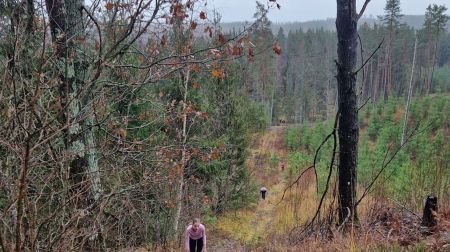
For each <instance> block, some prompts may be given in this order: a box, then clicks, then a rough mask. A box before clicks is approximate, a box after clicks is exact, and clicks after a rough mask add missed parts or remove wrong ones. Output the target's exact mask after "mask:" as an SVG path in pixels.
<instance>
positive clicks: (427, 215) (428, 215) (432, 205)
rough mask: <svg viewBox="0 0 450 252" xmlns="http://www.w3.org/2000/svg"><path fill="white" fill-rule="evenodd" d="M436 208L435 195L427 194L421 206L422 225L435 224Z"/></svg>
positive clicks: (429, 225) (431, 225)
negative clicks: (423, 204)
mask: <svg viewBox="0 0 450 252" xmlns="http://www.w3.org/2000/svg"><path fill="white" fill-rule="evenodd" d="M437 210H438V205H437V197H436V196H428V197H427V199H426V200H425V206H424V207H423V216H422V225H423V226H426V227H433V226H436V224H437V220H436V212H437Z"/></svg>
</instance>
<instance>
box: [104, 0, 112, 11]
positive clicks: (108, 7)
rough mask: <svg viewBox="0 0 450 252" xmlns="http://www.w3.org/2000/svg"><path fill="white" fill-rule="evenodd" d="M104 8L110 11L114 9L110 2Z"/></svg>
mask: <svg viewBox="0 0 450 252" xmlns="http://www.w3.org/2000/svg"><path fill="white" fill-rule="evenodd" d="M105 8H106V9H107V10H109V11H110V10H112V9H113V8H114V4H113V3H111V2H109V3H106V5H105Z"/></svg>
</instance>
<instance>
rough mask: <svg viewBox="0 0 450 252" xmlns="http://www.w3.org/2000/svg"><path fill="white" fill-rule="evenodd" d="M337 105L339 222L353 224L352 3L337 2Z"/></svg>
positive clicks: (354, 36) (355, 127)
mask: <svg viewBox="0 0 450 252" xmlns="http://www.w3.org/2000/svg"><path fill="white" fill-rule="evenodd" d="M336 29H337V36H338V49H337V53H338V61H337V68H338V72H337V82H338V96H339V97H338V99H339V100H338V106H339V112H340V113H339V174H338V179H339V223H341V224H342V223H344V222H346V221H347V220H348V221H350V222H353V221H357V211H356V204H355V200H356V168H357V158H358V138H359V125H358V108H357V96H356V73H354V72H353V71H354V68H355V66H356V48H357V45H358V42H357V20H356V1H355V0H337V18H336Z"/></svg>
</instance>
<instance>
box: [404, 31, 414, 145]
mask: <svg viewBox="0 0 450 252" xmlns="http://www.w3.org/2000/svg"><path fill="white" fill-rule="evenodd" d="M415 37H416V39H415V41H414V56H413V61H412V67H411V78H410V79H409V88H408V98H407V100H406V108H405V121H404V122H403V131H402V140H401V144H402V145H403V144H404V143H405V134H406V127H407V126H408V112H409V104H410V102H411V96H412V83H413V77H414V67H415V65H416V51H417V34H416V35H415Z"/></svg>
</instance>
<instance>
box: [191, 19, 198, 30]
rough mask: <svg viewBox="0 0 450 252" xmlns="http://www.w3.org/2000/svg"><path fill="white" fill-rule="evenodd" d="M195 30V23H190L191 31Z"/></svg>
mask: <svg viewBox="0 0 450 252" xmlns="http://www.w3.org/2000/svg"><path fill="white" fill-rule="evenodd" d="M196 28H197V23H196V22H195V21H192V22H191V29H192V30H195V29H196Z"/></svg>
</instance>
